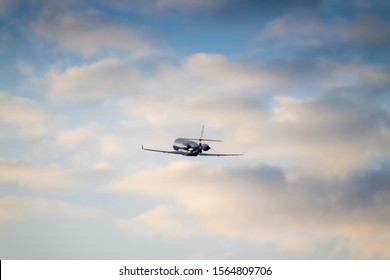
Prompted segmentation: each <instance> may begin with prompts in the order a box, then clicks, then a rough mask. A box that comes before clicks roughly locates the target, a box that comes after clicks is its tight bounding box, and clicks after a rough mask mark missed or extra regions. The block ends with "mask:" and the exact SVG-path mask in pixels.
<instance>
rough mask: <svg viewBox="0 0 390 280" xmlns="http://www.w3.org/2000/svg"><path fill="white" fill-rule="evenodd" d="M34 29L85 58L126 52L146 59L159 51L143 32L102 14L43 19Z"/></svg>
mask: <svg viewBox="0 0 390 280" xmlns="http://www.w3.org/2000/svg"><path fill="white" fill-rule="evenodd" d="M34 30H35V32H36V34H38V35H39V36H41V37H43V38H45V39H47V40H49V41H54V42H55V43H57V44H58V46H59V47H60V49H61V50H63V51H70V52H73V53H77V54H81V55H84V56H91V55H94V54H98V53H101V52H103V51H108V52H113V51H122V52H126V53H127V54H128V55H129V56H130V57H132V58H144V57H148V56H150V55H152V54H156V53H157V52H158V50H157V49H156V48H155V47H154V46H153V45H152V43H151V40H150V39H148V38H147V37H146V36H145V35H144V34H143V33H142V32H141V30H140V29H137V28H134V27H130V26H126V25H123V24H119V23H116V22H112V21H110V20H107V19H105V18H104V17H103V16H102V15H101V14H99V13H98V12H86V13H84V14H76V13H64V14H60V15H56V16H55V17H54V19H52V18H45V17H43V18H41V19H40V20H39V21H37V22H36V23H35V24H34Z"/></svg>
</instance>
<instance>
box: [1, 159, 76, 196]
mask: <svg viewBox="0 0 390 280" xmlns="http://www.w3.org/2000/svg"><path fill="white" fill-rule="evenodd" d="M0 180H1V181H3V182H10V183H16V184H19V185H22V186H24V187H30V188H53V189H56V188H61V187H69V186H74V185H75V183H76V182H79V180H80V177H79V175H78V174H77V173H76V172H73V171H70V170H63V169H62V168H60V167H58V166H45V167H38V166H34V165H32V164H30V163H27V162H20V161H12V160H4V159H2V160H0Z"/></svg>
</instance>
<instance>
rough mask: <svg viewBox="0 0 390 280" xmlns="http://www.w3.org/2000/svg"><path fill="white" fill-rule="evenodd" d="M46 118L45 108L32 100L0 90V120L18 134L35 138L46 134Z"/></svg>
mask: <svg viewBox="0 0 390 280" xmlns="http://www.w3.org/2000/svg"><path fill="white" fill-rule="evenodd" d="M47 120H48V112H47V110H46V109H45V108H44V107H42V106H41V105H40V104H39V103H37V102H35V101H34V100H32V99H30V98H27V97H21V96H12V95H10V94H8V93H6V92H0V121H3V122H4V123H5V124H6V125H7V126H8V127H9V128H12V129H16V131H17V134H18V135H20V136H22V137H27V138H37V137H41V136H42V135H45V134H47V133H48V128H47V126H46V124H47Z"/></svg>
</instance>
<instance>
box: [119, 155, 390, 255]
mask: <svg viewBox="0 0 390 280" xmlns="http://www.w3.org/2000/svg"><path fill="white" fill-rule="evenodd" d="M194 170H197V171H198V172H199V174H201V175H200V176H193V175H194V172H193V171H194ZM270 170H271V171H272V172H270ZM271 173H273V174H272V175H270V174H271ZM283 173H284V172H283V170H281V169H279V168H277V167H269V166H264V165H257V166H253V167H252V168H250V169H247V168H241V167H238V168H237V167H235V168H229V169H224V168H216V167H213V166H211V165H207V164H202V163H191V162H188V161H178V162H174V163H173V164H172V165H170V166H168V167H165V168H164V167H163V168H157V169H152V170H148V171H142V172H139V173H137V174H134V175H129V176H127V177H124V178H122V179H119V180H116V181H114V182H113V183H112V188H113V191H121V192H129V193H140V194H144V195H147V196H150V197H151V198H153V199H154V200H156V198H157V199H160V200H161V199H174V202H175V204H173V206H169V207H167V206H164V205H160V206H157V207H156V208H154V209H152V210H150V211H148V212H145V213H143V214H140V215H138V216H136V217H133V218H131V219H129V220H121V221H120V222H119V225H120V226H123V227H125V228H126V229H127V230H132V231H133V232H139V231H141V232H142V233H147V234H155V235H163V236H171V237H175V236H178V235H181V236H188V235H189V236H194V235H195V236H202V235H203V234H205V235H215V236H223V237H227V238H230V239H244V240H251V241H252V242H254V243H255V244H263V245H264V244H277V250H278V251H280V252H283V254H284V255H288V254H292V255H294V256H295V257H298V258H299V257H303V258H312V257H313V256H314V255H315V254H316V252H318V250H322V249H326V248H327V247H328V246H330V245H329V243H332V242H333V241H335V240H338V241H337V242H336V243H335V244H336V245H335V246H336V247H333V249H332V250H338V249H337V248H339V247H340V246H342V247H343V248H347V251H348V258H378V257H380V258H386V257H388V256H389V254H390V248H389V247H388V246H383V244H388V241H389V240H388V237H386V236H385V235H381V237H380V238H379V240H374V239H372V237H371V236H372V234H374V235H375V234H376V233H377V232H388V231H389V229H390V224H389V223H388V221H387V218H386V217H387V216H388V214H389V211H390V208H389V207H388V205H387V203H388V199H389V194H390V193H389V189H388V188H387V187H386V186H387V185H386V184H385V183H384V180H382V179H381V178H383V179H385V177H387V176H388V172H387V170H386V168H385V167H382V169H380V170H379V171H378V173H369V172H368V173H365V174H367V175H364V176H365V177H368V178H370V179H368V180H367V181H365V182H364V183H363V184H361V183H360V184H361V185H360V186H358V185H356V184H355V183H356V182H355V180H358V181H359V182H361V179H358V178H359V177H356V176H355V175H351V177H350V179H349V180H347V181H339V180H331V181H327V180H318V179H315V178H302V179H301V180H299V181H295V182H293V181H289V180H288V179H287V178H286V177H284V176H283ZM369 174H371V175H369ZM379 174H381V175H379ZM386 174H387V175H386ZM188 178H191V179H190V180H189V179H188ZM377 180H380V182H381V183H380V186H381V187H378V188H377V189H375V190H370V185H371V183H372V182H375V181H377ZM362 188H363V189H365V190H367V191H369V192H371V195H370V197H377V196H378V197H383V200H382V201H376V200H375V199H374V200H369V201H366V203H364V204H358V203H356V204H355V202H354V201H355V200H356V195H357V196H360V195H359V194H360V193H361V189H362ZM172 207H173V208H172ZM178 213H180V215H179V214H178ZM183 216H184V217H185V218H180V217H183ZM157 217H160V218H161V217H167V218H168V220H167V221H168V224H166V225H163V224H161V223H160V222H159V221H160V219H156V218H157ZM184 221H187V222H188V221H191V223H190V226H188V225H187V224H186V223H185V222H184ZM346 221H348V222H346ZM136 222H138V223H136ZM168 225H169V226H168ZM380 244H382V246H381V245H380ZM331 247H332V246H331ZM327 249H330V248H329V247H328V248H327ZM317 257H319V258H324V257H326V254H325V255H320V256H317Z"/></svg>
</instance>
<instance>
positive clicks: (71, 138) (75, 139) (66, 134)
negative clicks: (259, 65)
mask: <svg viewBox="0 0 390 280" xmlns="http://www.w3.org/2000/svg"><path fill="white" fill-rule="evenodd" d="M90 137H91V135H90V132H89V131H88V129H86V128H78V129H75V130H63V131H59V132H58V138H57V144H58V145H60V146H62V147H67V148H75V147H77V146H79V145H81V144H86V143H88V140H90V139H91V138H90Z"/></svg>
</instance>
